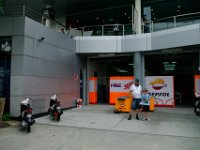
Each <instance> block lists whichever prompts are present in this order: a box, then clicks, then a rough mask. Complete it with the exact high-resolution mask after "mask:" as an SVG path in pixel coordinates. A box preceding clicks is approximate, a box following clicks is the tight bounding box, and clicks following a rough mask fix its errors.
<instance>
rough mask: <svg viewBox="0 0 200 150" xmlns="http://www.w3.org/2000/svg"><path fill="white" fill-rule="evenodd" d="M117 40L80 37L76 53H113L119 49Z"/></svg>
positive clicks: (113, 38)
mask: <svg viewBox="0 0 200 150" xmlns="http://www.w3.org/2000/svg"><path fill="white" fill-rule="evenodd" d="M118 40H120V39H118V38H117V37H116V36H107V37H106V36H98V37H80V40H78V41H77V42H79V46H78V47H77V53H115V52H117V49H120V48H117V46H118V45H117V42H118ZM79 48H80V49H79Z"/></svg>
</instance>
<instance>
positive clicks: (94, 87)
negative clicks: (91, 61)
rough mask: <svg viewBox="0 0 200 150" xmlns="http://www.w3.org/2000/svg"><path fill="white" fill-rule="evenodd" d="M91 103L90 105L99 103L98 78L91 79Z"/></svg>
mask: <svg viewBox="0 0 200 150" xmlns="http://www.w3.org/2000/svg"><path fill="white" fill-rule="evenodd" d="M89 103H90V104H96V103H97V78H96V77H91V78H89Z"/></svg>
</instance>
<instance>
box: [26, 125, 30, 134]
mask: <svg viewBox="0 0 200 150" xmlns="http://www.w3.org/2000/svg"><path fill="white" fill-rule="evenodd" d="M26 131H27V133H30V132H31V125H30V124H28V125H27V129H26Z"/></svg>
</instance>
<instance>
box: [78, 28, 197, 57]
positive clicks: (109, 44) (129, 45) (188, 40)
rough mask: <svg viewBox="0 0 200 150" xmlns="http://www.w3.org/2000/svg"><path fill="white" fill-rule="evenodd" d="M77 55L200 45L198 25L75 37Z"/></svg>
mask: <svg viewBox="0 0 200 150" xmlns="http://www.w3.org/2000/svg"><path fill="white" fill-rule="evenodd" d="M75 39H76V52H77V53H120V52H138V51H154V50H160V49H170V48H175V47H182V46H187V45H196V44H200V40H199V39H200V24H193V25H188V26H183V27H177V28H173V29H168V30H163V31H158V32H154V33H147V34H137V35H127V36H97V37H96V36H90V37H76V38H75Z"/></svg>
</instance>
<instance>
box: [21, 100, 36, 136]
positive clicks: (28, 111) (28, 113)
mask: <svg viewBox="0 0 200 150" xmlns="http://www.w3.org/2000/svg"><path fill="white" fill-rule="evenodd" d="M29 100H30V99H29V98H26V99H24V100H23V101H22V102H21V104H20V106H21V110H20V122H21V127H22V129H25V130H26V131H27V132H28V133H29V132H30V131H31V126H32V125H33V124H34V123H35V120H34V119H33V117H32V108H31V107H30V104H29Z"/></svg>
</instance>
